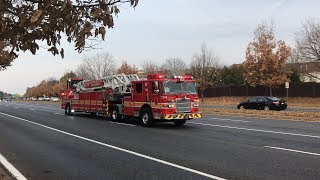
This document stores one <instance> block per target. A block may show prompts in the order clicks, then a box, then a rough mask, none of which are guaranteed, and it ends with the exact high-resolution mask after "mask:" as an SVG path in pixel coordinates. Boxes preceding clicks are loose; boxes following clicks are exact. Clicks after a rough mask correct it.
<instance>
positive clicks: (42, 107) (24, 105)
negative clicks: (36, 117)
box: [16, 104, 60, 109]
mask: <svg viewBox="0 0 320 180" xmlns="http://www.w3.org/2000/svg"><path fill="white" fill-rule="evenodd" d="M16 105H19V106H20V107H25V108H29V107H32V108H41V109H60V108H53V107H44V106H34V105H26V104H16Z"/></svg>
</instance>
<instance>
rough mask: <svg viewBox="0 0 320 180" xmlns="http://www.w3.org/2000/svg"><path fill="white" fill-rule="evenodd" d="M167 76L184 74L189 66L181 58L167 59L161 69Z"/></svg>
mask: <svg viewBox="0 0 320 180" xmlns="http://www.w3.org/2000/svg"><path fill="white" fill-rule="evenodd" d="M160 69H161V70H162V71H163V72H164V73H165V74H166V75H168V76H172V75H176V74H184V73H185V71H186V69H187V65H186V63H185V62H184V61H183V60H182V59H180V58H170V59H167V60H166V61H165V62H164V63H163V64H162V65H161V68H160Z"/></svg>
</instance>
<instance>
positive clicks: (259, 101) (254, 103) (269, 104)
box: [237, 96, 287, 111]
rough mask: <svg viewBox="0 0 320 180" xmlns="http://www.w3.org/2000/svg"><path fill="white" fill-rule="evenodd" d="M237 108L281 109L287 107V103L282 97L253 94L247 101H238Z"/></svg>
mask: <svg viewBox="0 0 320 180" xmlns="http://www.w3.org/2000/svg"><path fill="white" fill-rule="evenodd" d="M237 108H238V109H259V110H277V111H281V110H285V109H287V103H286V101H284V100H282V99H279V98H276V97H272V96H255V97H251V98H250V99H248V100H247V101H243V102H240V103H239V104H238V106H237Z"/></svg>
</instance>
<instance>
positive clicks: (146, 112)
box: [140, 108, 153, 127]
mask: <svg viewBox="0 0 320 180" xmlns="http://www.w3.org/2000/svg"><path fill="white" fill-rule="evenodd" d="M140 123H141V125H142V126H145V127H150V126H152V124H153V118H152V113H151V110H150V109H149V108H144V109H142V111H141V113H140Z"/></svg>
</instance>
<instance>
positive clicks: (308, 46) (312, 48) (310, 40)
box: [295, 19, 320, 62]
mask: <svg viewBox="0 0 320 180" xmlns="http://www.w3.org/2000/svg"><path fill="white" fill-rule="evenodd" d="M295 47H296V51H297V53H296V55H297V58H298V59H299V60H301V61H305V62H315V61H320V21H319V20H318V21H316V20H315V19H309V20H307V21H306V22H305V23H303V24H302V28H301V30H300V31H299V32H297V33H296V35H295Z"/></svg>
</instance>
